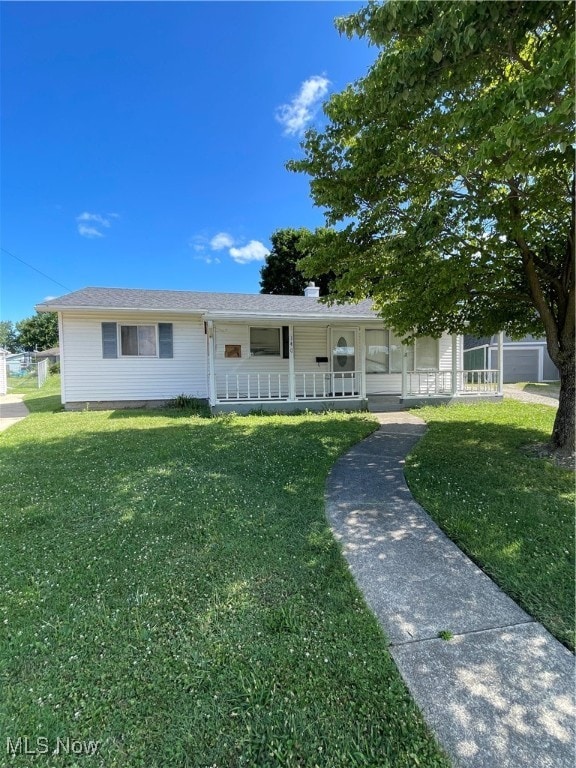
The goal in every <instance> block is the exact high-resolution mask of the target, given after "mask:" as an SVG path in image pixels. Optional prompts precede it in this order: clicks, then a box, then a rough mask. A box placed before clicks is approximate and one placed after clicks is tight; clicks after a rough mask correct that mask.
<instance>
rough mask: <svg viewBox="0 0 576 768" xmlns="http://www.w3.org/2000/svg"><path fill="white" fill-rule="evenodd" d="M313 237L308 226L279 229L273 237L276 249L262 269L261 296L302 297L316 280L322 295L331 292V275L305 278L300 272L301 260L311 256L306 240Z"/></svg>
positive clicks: (274, 248) (272, 241) (273, 249)
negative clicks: (264, 294) (329, 289)
mask: <svg viewBox="0 0 576 768" xmlns="http://www.w3.org/2000/svg"><path fill="white" fill-rule="evenodd" d="M310 234H311V232H310V230H309V229H305V228H304V227H302V228H300V229H293V228H287V229H277V230H276V231H275V232H274V233H273V234H272V236H271V237H270V241H271V243H272V248H271V250H270V253H269V254H268V256H267V257H266V263H265V264H264V266H263V267H262V269H261V270H260V293H273V294H280V295H285V296H302V295H303V293H304V289H305V288H306V286H307V285H308V282H309V280H310V279H312V278H313V279H314V282H315V283H316V285H317V286H318V287H319V288H320V295H321V296H324V295H326V294H327V293H328V283H329V281H330V275H320V276H316V275H311V276H310V277H309V278H305V277H304V275H303V274H302V272H300V270H299V269H298V264H299V263H300V261H301V260H302V259H303V258H304V257H305V256H308V255H309V254H310V250H309V248H308V247H307V246H306V245H305V240H306V237H308V236H309V235H310Z"/></svg>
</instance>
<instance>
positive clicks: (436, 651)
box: [326, 412, 576, 768]
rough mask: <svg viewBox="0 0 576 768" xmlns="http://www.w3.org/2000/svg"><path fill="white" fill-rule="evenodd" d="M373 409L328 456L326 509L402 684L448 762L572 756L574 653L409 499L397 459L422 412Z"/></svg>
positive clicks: (486, 767)
mask: <svg viewBox="0 0 576 768" xmlns="http://www.w3.org/2000/svg"><path fill="white" fill-rule="evenodd" d="M377 416H378V418H379V421H380V422H381V426H380V429H379V430H378V431H377V432H375V433H374V434H373V435H372V436H370V437H369V438H367V439H366V440H364V441H363V442H361V443H359V444H358V445H357V446H355V447H354V448H353V449H352V450H351V451H350V452H349V453H348V454H346V455H345V456H343V457H342V458H341V459H340V460H339V461H338V462H337V463H336V465H335V466H334V468H333V470H332V472H331V474H330V477H329V479H328V484H327V489H326V512H327V516H328V519H329V521H330V524H331V526H332V529H333V531H334V533H335V535H336V537H337V538H338V539H339V541H340V542H341V544H342V547H343V551H344V554H345V556H346V558H347V560H348V563H349V565H350V569H351V571H352V574H353V575H354V578H355V579H356V582H357V584H358V585H359V587H360V589H361V590H362V591H363V593H364V595H365V598H366V601H367V603H368V604H369V606H370V607H371V608H372V610H373V611H374V613H375V615H376V617H377V619H378V621H379V622H380V624H381V626H382V628H383V629H384V631H385V633H386V635H387V637H388V639H389V641H390V652H391V654H392V656H393V658H394V660H395V662H396V664H397V666H398V668H399V669H400V672H401V674H402V676H403V678H404V680H405V681H406V683H407V685H408V688H409V689H410V692H411V694H412V696H413V697H414V699H415V701H416V702H417V704H418V705H419V707H420V709H421V710H422V712H423V714H424V717H425V718H426V720H427V722H428V724H429V725H430V727H431V728H432V730H433V731H434V732H435V733H436V736H437V738H438V741H439V742H440V744H441V745H442V747H443V748H444V750H445V751H446V752H447V754H448V755H449V756H450V757H451V759H452V762H453V765H454V766H458V767H459V768H460V767H462V768H520V767H521V766H522V767H524V766H526V768H528V767H529V768H574V765H576V759H575V758H576V754H575V747H574V744H575V736H576V734H575V728H574V726H575V719H576V708H575V705H574V671H575V666H574V656H573V655H572V654H571V653H570V652H569V651H568V650H567V649H566V648H564V646H563V645H561V644H560V643H559V642H558V641H557V640H556V639H555V638H553V637H552V636H551V635H550V634H549V633H548V632H547V631H546V630H545V629H544V628H543V627H542V626H541V625H540V624H538V623H537V622H535V621H534V620H533V619H532V618H531V617H530V616H528V614H526V613H525V612H524V611H523V610H522V609H521V608H519V606H518V605H516V603H515V602H513V601H512V600H511V599H510V598H509V597H507V596H506V595H505V594H504V593H503V592H502V591H501V590H500V589H499V588H498V587H497V586H496V585H495V584H494V582H492V581H491V579H489V578H488V576H486V575H485V574H484V573H483V572H482V571H480V570H479V569H478V568H477V567H476V566H475V565H474V564H473V563H472V561H471V560H469V559H468V558H467V557H466V556H465V555H464V554H463V553H462V552H461V551H460V550H459V549H458V547H456V545H455V544H453V543H452V542H451V541H450V540H449V539H448V538H447V537H446V536H445V535H444V534H443V533H442V531H441V530H440V529H439V528H438V527H437V525H436V524H435V523H434V522H433V521H432V520H431V518H430V517H429V516H428V515H427V514H426V513H425V512H424V510H423V509H422V507H420V506H419V505H418V504H417V503H416V502H415V501H414V499H413V497H412V495H411V493H410V491H409V489H408V487H407V485H406V483H405V481H404V474H403V465H404V458H405V456H406V455H407V454H408V452H409V451H410V449H411V448H412V446H413V445H414V444H415V443H416V442H417V441H418V439H419V438H420V436H421V435H422V434H423V433H424V429H425V426H424V423H423V422H422V421H421V420H420V419H418V418H417V417H415V416H413V415H412V414H409V413H402V412H399V413H382V414H377ZM443 630H444V631H448V632H451V633H452V634H453V635H454V637H453V639H451V640H442V639H439V638H438V633H439V632H441V631H443Z"/></svg>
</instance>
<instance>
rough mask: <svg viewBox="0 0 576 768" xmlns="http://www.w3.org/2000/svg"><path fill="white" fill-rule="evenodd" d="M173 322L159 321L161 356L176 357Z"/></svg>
mask: <svg viewBox="0 0 576 768" xmlns="http://www.w3.org/2000/svg"><path fill="white" fill-rule="evenodd" d="M172 337H173V333H172V323H158V342H159V354H158V356H159V357H174V345H173V343H172Z"/></svg>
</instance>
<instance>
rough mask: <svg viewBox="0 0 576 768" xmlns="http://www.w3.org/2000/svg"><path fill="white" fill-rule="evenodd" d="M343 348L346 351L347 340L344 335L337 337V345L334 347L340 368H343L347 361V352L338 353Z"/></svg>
mask: <svg viewBox="0 0 576 768" xmlns="http://www.w3.org/2000/svg"><path fill="white" fill-rule="evenodd" d="M344 350H346V352H347V351H348V342H347V341H346V339H345V338H344V336H340V338H339V339H338V345H337V347H336V361H337V363H338V365H339V366H340V368H345V367H346V363H347V362H348V355H347V354H344V355H342V354H338V352H343V351H344Z"/></svg>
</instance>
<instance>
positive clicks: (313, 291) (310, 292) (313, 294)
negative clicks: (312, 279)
mask: <svg viewBox="0 0 576 768" xmlns="http://www.w3.org/2000/svg"><path fill="white" fill-rule="evenodd" d="M304 296H306V297H307V298H309V299H317V298H318V297H319V296H320V288H318V286H317V285H316V283H308V285H307V286H306V288H304Z"/></svg>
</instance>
